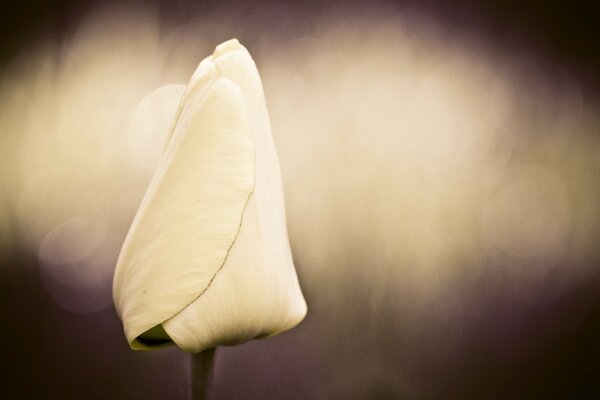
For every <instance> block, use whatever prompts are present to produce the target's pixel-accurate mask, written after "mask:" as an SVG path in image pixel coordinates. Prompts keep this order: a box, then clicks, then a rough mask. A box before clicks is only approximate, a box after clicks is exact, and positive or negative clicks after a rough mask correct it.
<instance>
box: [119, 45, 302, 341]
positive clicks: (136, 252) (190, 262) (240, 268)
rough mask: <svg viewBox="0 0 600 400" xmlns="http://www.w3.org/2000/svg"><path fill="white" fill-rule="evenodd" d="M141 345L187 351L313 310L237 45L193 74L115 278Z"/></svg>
mask: <svg viewBox="0 0 600 400" xmlns="http://www.w3.org/2000/svg"><path fill="white" fill-rule="evenodd" d="M114 298H115V304H116V307H117V310H118V312H119V315H120V316H121V318H122V320H123V323H124V325H125V333H126V336H127V339H128V341H129V343H130V345H131V346H132V348H136V349H152V348H156V347H161V346H164V345H168V344H171V341H173V342H175V343H176V344H177V345H178V346H179V347H180V348H182V349H183V350H185V351H189V352H198V351H202V350H204V349H206V348H209V347H213V346H216V345H219V344H229V343H238V342H242V341H245V340H249V339H252V338H254V337H262V336H270V335H273V334H276V333H279V332H281V331H284V330H287V329H290V328H291V327H293V326H295V325H296V324H297V323H298V322H300V321H301V320H302V318H303V317H304V315H305V314H306V303H305V301H304V298H303V297H302V293H301V291H300V287H299V285H298V280H297V277H296V273H295V270H294V266H293V262H292V257H291V252H290V248H289V243H288V238H287V229H286V223H285V209H284V201H283V191H282V185H281V177H280V172H279V164H278V161H277V156H276V153H275V148H274V145H273V141H272V137H271V131H270V126H269V119H268V113H267V109H266V105H265V102H264V95H263V93H262V85H261V83H260V77H259V75H258V71H257V70H256V66H255V65H254V62H253V61H252V59H251V57H250V55H249V53H248V52H247V51H246V49H245V48H244V47H243V46H241V45H240V44H239V43H238V42H237V41H236V40H231V41H228V42H226V43H224V44H222V45H220V46H218V47H217V49H216V50H215V52H214V54H213V56H211V57H208V58H207V59H205V60H203V61H202V62H201V63H200V65H199V66H198V69H197V70H196V72H195V73H194V75H193V77H192V80H191V82H190V84H189V85H188V88H187V89H186V91H185V93H184V96H183V99H182V101H181V103H180V105H179V108H178V111H177V114H176V117H175V120H174V123H173V126H172V129H171V133H170V135H169V136H168V141H167V146H166V149H165V153H164V156H163V159H162V160H161V163H160V165H159V168H158V170H157V172H156V174H155V176H154V178H153V180H152V183H151V184H150V187H149V189H148V191H147V193H146V196H145V197H144V200H143V202H142V205H141V206H140V209H139V210H138V213H137V215H136V217H135V220H134V222H133V224H132V227H131V229H130V232H129V234H128V236H127V239H126V241H125V244H124V245H123V249H122V251H121V255H120V257H119V261H118V264H117V271H116V274H115V281H114Z"/></svg>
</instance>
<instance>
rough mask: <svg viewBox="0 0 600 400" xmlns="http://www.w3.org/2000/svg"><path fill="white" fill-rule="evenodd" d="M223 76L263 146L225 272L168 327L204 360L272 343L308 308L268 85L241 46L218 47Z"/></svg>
mask: <svg viewBox="0 0 600 400" xmlns="http://www.w3.org/2000/svg"><path fill="white" fill-rule="evenodd" d="M219 53H222V54H224V55H221V56H220V57H219V58H217V59H216V61H215V65H216V67H217V69H218V70H219V73H220V74H222V75H223V76H226V77H227V78H229V79H231V80H232V81H233V82H235V83H236V84H238V85H239V86H240V88H242V90H243V92H244V94H245V96H246V98H247V102H246V104H247V107H248V114H249V115H250V120H251V126H252V133H253V135H254V141H255V144H256V178H255V190H254V193H253V194H252V196H251V198H250V201H249V202H248V205H247V207H246V209H245V210H244V216H243V222H242V226H241V229H240V232H239V234H238V236H237V238H236V240H235V243H234V245H233V246H232V248H231V250H230V252H229V255H228V257H227V260H226V262H225V264H224V266H223V268H222V269H221V270H220V271H219V272H218V273H217V275H216V276H215V279H214V280H213V282H212V283H211V285H210V286H209V288H208V289H207V290H206V291H205V292H204V293H203V294H202V296H200V297H199V298H198V299H197V300H196V301H195V302H194V303H192V304H191V305H190V306H188V307H187V308H186V309H184V310H183V311H182V312H181V313H179V314H177V315H176V316H174V317H173V318H171V319H170V320H168V321H166V322H165V323H164V324H163V327H164V330H165V331H166V333H168V335H169V336H170V337H171V339H172V340H173V341H175V343H176V344H177V345H178V346H179V347H180V348H181V349H183V350H185V351H188V352H199V351H202V350H204V349H206V348H210V347H213V346H216V345H220V344H235V343H239V342H243V341H246V340H249V339H252V338H255V337H264V336H271V335H274V334H277V333H280V332H282V331H285V330H288V329H290V328H292V327H294V326H295V325H296V324H298V323H299V322H300V321H301V320H302V319H303V318H304V316H305V315H306V302H305V301H304V298H303V296H302V292H301V290H300V287H299V285H298V279H297V276H296V272H295V269H294V265H293V261H292V256H291V252H290V247H289V241H288V237H287V228H286V221H285V207H284V199H283V190H282V183H281V176H280V170H279V162H278V160H277V154H276V152H275V147H274V144H273V139H272V136H271V128H270V125H269V116H268V113H267V108H266V104H265V101H264V95H263V91H262V85H261V83H260V77H259V75H258V71H257V69H256V66H255V65H254V62H253V61H252V58H251V57H250V55H249V53H248V52H247V51H246V49H244V48H243V47H242V46H241V45H239V43H237V41H229V42H226V43H224V44H223V45H221V46H219V47H217V50H216V51H215V54H219Z"/></svg>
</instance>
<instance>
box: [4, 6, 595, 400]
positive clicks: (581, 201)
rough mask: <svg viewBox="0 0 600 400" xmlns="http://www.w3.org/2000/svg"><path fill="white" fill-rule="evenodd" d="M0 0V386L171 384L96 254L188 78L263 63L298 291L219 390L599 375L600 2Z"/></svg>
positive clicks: (131, 394) (78, 388)
mask: <svg viewBox="0 0 600 400" xmlns="http://www.w3.org/2000/svg"><path fill="white" fill-rule="evenodd" d="M3 7H4V8H5V9H4V10H3V11H2V13H0V15H1V16H0V18H1V19H2V21H0V22H1V23H0V27H1V29H2V42H3V45H2V47H1V50H0V315H1V316H2V329H1V330H0V332H1V333H0V340H1V341H2V342H3V343H4V349H3V354H2V357H0V371H1V372H2V373H1V374H0V383H1V387H2V389H1V390H2V398H7V399H36V398H44V399H47V398H60V399H84V398H85V399H142V398H143V399H186V398H187V397H188V395H189V394H188V380H189V360H188V356H187V355H185V354H184V353H182V352H180V351H178V350H177V349H176V348H170V349H166V350H161V351H155V352H150V353H145V352H134V351H131V350H130V349H129V348H128V346H127V344H126V341H125V337H124V334H123V332H122V326H121V323H120V321H119V319H118V317H117V315H116V312H115V310H114V307H113V305H112V298H111V283H112V274H113V270H114V266H115V262H116V257H117V255H118V252H119V250H120V246H121V244H122V241H123V239H124V237H125V234H126V232H127V229H128V227H129V224H130V223H131V221H132V219H133V216H134V214H135V212H136V209H137V207H138V205H139V202H140V200H141V198H142V196H143V194H144V191H145V188H146V185H147V184H148V182H149V179H150V177H151V176H152V173H153V170H154V168H155V166H156V163H157V160H158V157H159V156H160V149H161V144H162V141H163V139H164V135H165V134H166V129H167V128H168V125H169V123H170V119H171V117H172V114H173V113H174V110H175V107H176V106H177V102H178V100H179V96H180V95H181V90H182V85H184V84H185V83H186V82H187V81H188V79H189V77H190V76H191V74H192V72H193V71H194V69H195V67H196V65H197V64H198V62H199V61H200V60H201V59H202V58H204V57H205V56H207V55H209V54H211V53H212V50H213V48H214V47H215V46H216V45H217V44H219V43H220V42H222V41H225V40H227V39H229V38H232V37H237V38H239V40H240V41H241V42H242V43H243V44H244V45H245V46H246V47H247V48H248V49H249V51H250V52H251V54H252V55H253V57H254V58H255V61H256V63H257V65H258V68H259V71H260V72H261V75H262V79H263V84H264V88H265V94H266V99H267V103H268V106H269V110H270V113H271V119H272V126H273V135H274V139H275V143H276V146H277V149H278V152H279V157H280V162H281V167H282V174H283V178H284V186H285V192H286V204H287V210H288V227H289V231H290V240H291V245H292V252H293V255H294V260H295V264H296V268H297V271H298V275H299V279H300V283H301V285H302V288H303V291H304V293H305V296H306V298H307V302H308V306H309V313H308V316H307V318H306V320H305V321H304V322H303V323H302V324H301V325H299V326H298V327H297V328H296V329H294V330H292V331H290V332H288V333H285V334H283V335H280V336H278V337H275V338H271V339H265V340H256V341H252V342H250V343H247V344H244V345H240V346H236V347H222V348H219V350H218V352H217V361H216V374H215V380H214V387H213V392H212V394H213V398H214V399H438V398H452V399H454V398H456V399H458V398H460V399H482V398H486V399H509V398H510V399H538V398H548V399H563V398H569V399H571V398H577V399H584V398H585V399H587V398H590V399H591V398H598V397H600V379H599V378H600V246H599V244H598V242H599V239H600V197H599V196H600V155H599V154H600V112H599V111H600V103H599V102H598V99H599V97H598V95H599V91H598V89H599V88H600V85H599V84H600V40H599V39H600V25H599V24H598V23H597V18H596V17H595V15H596V14H594V12H593V7H592V6H591V5H588V4H587V3H584V2H582V1H570V2H554V3H551V4H549V2H542V1H529V0H526V1H519V2H516V1H500V0H493V1H491V2H485V4H481V2H476V1H469V0H461V1H455V2H448V1H442V0H429V1H412V0H407V1H371V2H358V1H337V2H332V3H331V4H322V3H321V2H317V1H310V0H306V1H298V2H267V1H258V2H256V1H255V2H247V3H242V2H236V1H227V0H225V1H219V2H216V1H207V2H191V1H183V0H176V1H166V0H165V1H154V2H140V1H133V2H131V1H126V2H101V1H96V2H82V1H75V0H62V1H59V0H57V1H50V0H47V1H31V2H14V3H12V4H7V5H4V6H3Z"/></svg>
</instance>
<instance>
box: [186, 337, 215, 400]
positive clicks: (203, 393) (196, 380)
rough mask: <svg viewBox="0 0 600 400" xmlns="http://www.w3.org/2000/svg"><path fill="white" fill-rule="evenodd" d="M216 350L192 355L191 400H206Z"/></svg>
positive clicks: (212, 373)
mask: <svg viewBox="0 0 600 400" xmlns="http://www.w3.org/2000/svg"><path fill="white" fill-rule="evenodd" d="M215 352H216V348H214V347H213V348H212V349H208V350H204V351H203V352H201V353H196V354H192V368H191V372H192V377H191V389H192V390H191V392H192V393H191V394H192V396H191V399H192V400H207V399H208V397H209V392H210V388H211V381H212V377H213V375H214V366H215Z"/></svg>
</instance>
